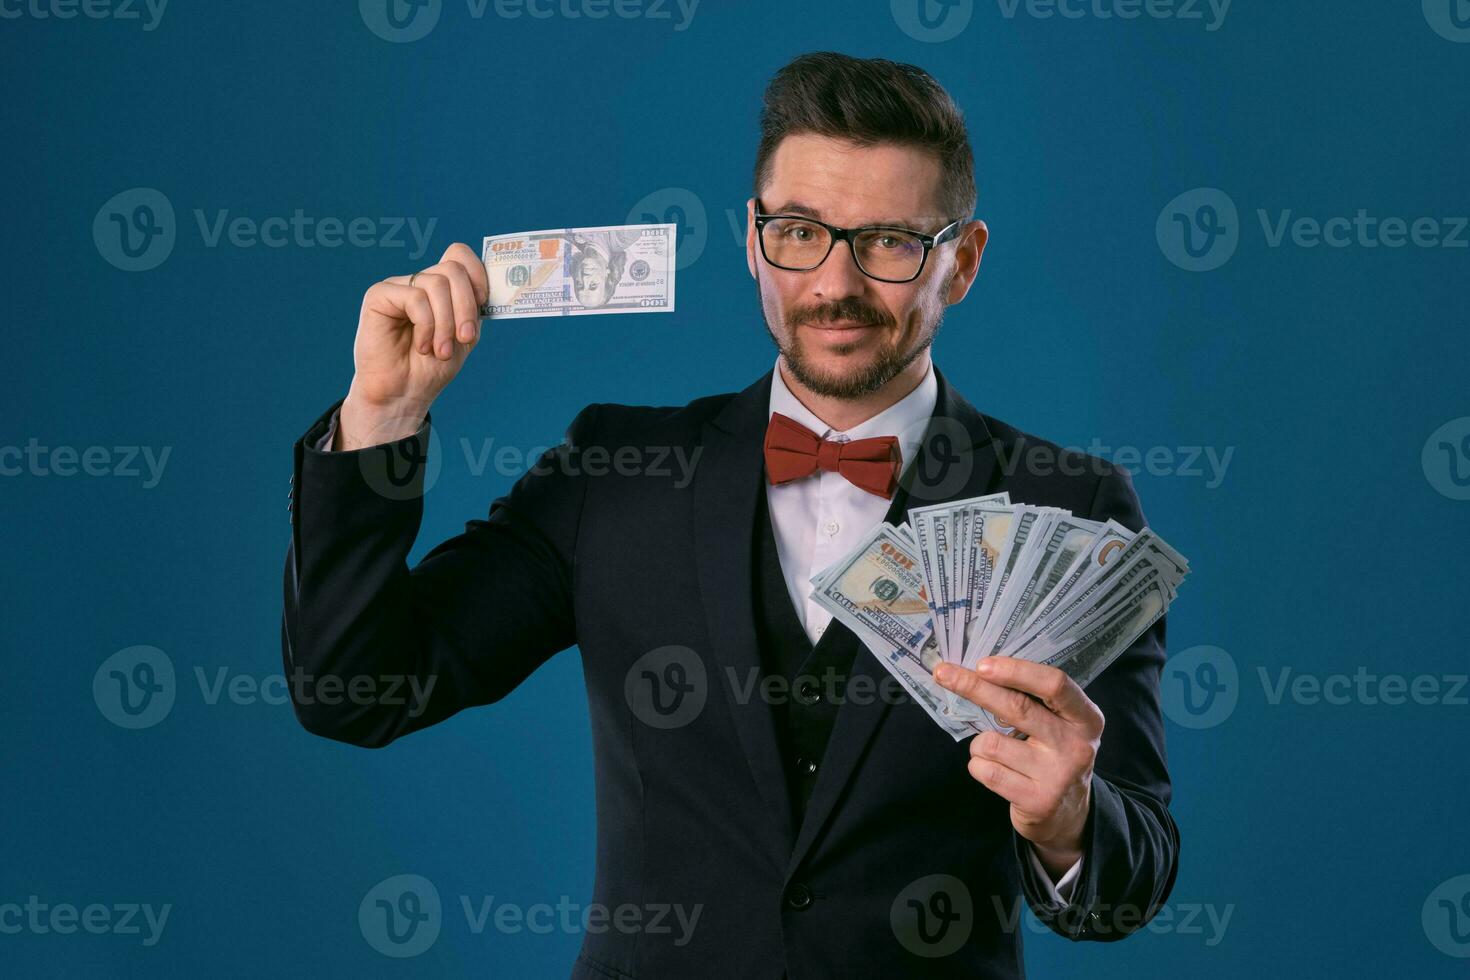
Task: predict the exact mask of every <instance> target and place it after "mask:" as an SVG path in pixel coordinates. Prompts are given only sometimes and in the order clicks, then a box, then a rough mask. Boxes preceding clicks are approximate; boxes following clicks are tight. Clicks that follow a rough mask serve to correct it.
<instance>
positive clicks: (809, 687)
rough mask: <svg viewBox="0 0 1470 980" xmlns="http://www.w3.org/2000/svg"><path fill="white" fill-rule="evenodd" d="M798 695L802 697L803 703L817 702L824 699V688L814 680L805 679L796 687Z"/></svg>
mask: <svg viewBox="0 0 1470 980" xmlns="http://www.w3.org/2000/svg"><path fill="white" fill-rule="evenodd" d="M796 696H797V697H798V698H800V699H801V703H802V704H816V703H817V702H818V701H820V700H822V689H821V688H820V687H818V686H817V682H816V681H814V680H810V679H808V680H804V681H802V682H801V684H800V685H798V686H797V688H796Z"/></svg>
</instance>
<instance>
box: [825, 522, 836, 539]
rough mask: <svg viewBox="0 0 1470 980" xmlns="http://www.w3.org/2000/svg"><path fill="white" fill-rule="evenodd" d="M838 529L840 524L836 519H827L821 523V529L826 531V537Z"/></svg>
mask: <svg viewBox="0 0 1470 980" xmlns="http://www.w3.org/2000/svg"><path fill="white" fill-rule="evenodd" d="M839 529H840V525H839V524H838V523H837V522H836V521H828V522H827V523H826V524H823V525H822V530H823V531H826V532H827V536H828V537H831V536H832V535H834V534H836V533H837V532H838V530H839Z"/></svg>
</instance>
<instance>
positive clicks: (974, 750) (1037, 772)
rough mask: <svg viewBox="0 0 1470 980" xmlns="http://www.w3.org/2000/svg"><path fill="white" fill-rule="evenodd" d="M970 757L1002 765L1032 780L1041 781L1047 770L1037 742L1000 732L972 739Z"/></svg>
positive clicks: (982, 733) (983, 734)
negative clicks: (1040, 778) (1011, 736)
mask: <svg viewBox="0 0 1470 980" xmlns="http://www.w3.org/2000/svg"><path fill="white" fill-rule="evenodd" d="M970 755H971V756H972V757H973V758H976V759H988V760H989V761H991V762H997V763H1000V764H1001V765H1003V766H1005V767H1006V768H1007V769H1013V770H1015V771H1016V772H1018V773H1020V774H1021V775H1023V776H1025V777H1027V778H1028V779H1032V780H1038V781H1039V777H1040V776H1041V775H1042V773H1043V771H1044V770H1045V768H1046V757H1045V756H1044V755H1042V752H1041V750H1040V749H1039V748H1038V747H1037V743H1036V742H1032V741H1023V740H1021V739H1017V738H1010V737H1009V736H1006V735H1002V734H1001V733H1000V732H981V733H980V734H979V735H976V736H975V737H974V738H972V739H970Z"/></svg>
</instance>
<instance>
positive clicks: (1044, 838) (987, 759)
mask: <svg viewBox="0 0 1470 980" xmlns="http://www.w3.org/2000/svg"><path fill="white" fill-rule="evenodd" d="M934 679H935V680H936V681H938V682H939V684H940V685H941V686H943V687H944V688H946V689H948V690H951V691H953V692H955V694H957V695H959V696H960V697H962V698H965V699H966V700H968V701H970V702H971V703H973V704H976V705H979V706H980V707H982V708H985V709H987V710H989V711H990V712H991V713H992V714H994V715H995V716H996V717H997V719H999V720H1000V721H1001V722H1002V723H1003V724H1005V725H1007V726H1012V727H1013V729H1014V731H1017V732H1023V733H1025V735H1026V736H1027V737H1026V738H1025V739H1024V740H1023V739H1019V738H1010V737H1007V736H1005V735H1002V734H1000V732H997V731H987V732H981V733H980V734H979V735H977V736H976V737H975V738H973V739H971V740H970V762H969V769H970V775H971V776H973V777H975V779H976V780H977V781H978V782H979V783H981V784H982V785H983V786H985V787H986V788H987V789H989V790H990V791H991V792H992V793H994V794H995V795H997V796H999V797H1000V798H1001V799H1003V800H1005V801H1006V802H1008V803H1010V805H1011V826H1013V827H1014V828H1015V829H1016V833H1018V834H1020V835H1021V836H1022V837H1024V838H1026V839H1027V840H1028V841H1030V842H1031V845H1032V848H1033V849H1034V850H1035V851H1036V855H1037V857H1039V858H1040V859H1041V863H1042V864H1043V865H1045V866H1046V869H1047V871H1049V872H1050V873H1051V874H1052V876H1053V877H1060V876H1061V875H1062V874H1063V873H1065V872H1066V870H1067V869H1068V868H1069V867H1071V866H1072V864H1073V863H1075V862H1076V861H1077V859H1078V858H1080V857H1081V856H1082V852H1083V841H1082V834H1083V830H1084V828H1085V827H1086V825H1087V812H1088V810H1089V808H1090V807H1091V805H1092V766H1093V762H1094V761H1096V759H1097V750H1098V748H1099V747H1100V746H1101V743H1102V732H1103V714H1102V710H1101V709H1099V708H1098V706H1097V705H1096V704H1094V703H1093V701H1092V699H1091V698H1089V697H1088V696H1087V695H1086V694H1085V693H1083V691H1082V688H1080V687H1078V686H1077V682H1076V681H1074V680H1072V678H1070V677H1068V676H1067V675H1066V673H1065V672H1064V671H1062V670H1061V669H1060V668H1057V667H1049V666H1047V665H1045V664H1038V663H1032V662H1031V661H1028V660H1021V659H1018V658H1015V657H1001V656H993V657H985V658H983V659H982V660H980V662H979V663H977V664H976V665H975V669H974V670H967V669H965V668H964V667H961V666H959V665H958V664H952V663H940V664H938V665H937V667H936V668H935V670H934Z"/></svg>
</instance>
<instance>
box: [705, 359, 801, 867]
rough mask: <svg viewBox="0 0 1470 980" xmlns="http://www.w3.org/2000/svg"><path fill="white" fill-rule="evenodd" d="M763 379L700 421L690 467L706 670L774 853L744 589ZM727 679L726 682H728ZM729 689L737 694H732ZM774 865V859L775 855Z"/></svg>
mask: <svg viewBox="0 0 1470 980" xmlns="http://www.w3.org/2000/svg"><path fill="white" fill-rule="evenodd" d="M770 393H771V375H770V372H767V373H766V374H765V376H764V377H763V378H762V379H761V380H759V381H757V382H756V383H754V384H752V385H751V386H750V387H748V388H746V389H745V390H744V391H742V392H740V393H739V394H737V395H736V396H735V397H734V398H733V399H731V400H730V401H729V402H728V403H726V405H725V407H724V409H723V410H722V411H721V412H720V413H719V414H718V415H717V416H715V418H713V419H712V420H710V421H708V422H706V423H705V424H704V429H703V434H702V438H703V442H702V446H703V457H702V458H701V460H700V462H699V466H698V467H697V468H696V470H695V476H694V483H693V490H694V514H695V530H694V544H695V551H694V556H695V565H696V570H697V575H698V576H699V592H700V595H701V597H702V600H703V602H704V613H705V621H706V623H707V624H708V626H709V637H710V642H711V643H712V644H713V646H714V649H713V653H714V657H713V660H714V664H713V667H714V670H715V673H717V674H719V675H720V678H721V683H723V684H724V685H725V688H726V691H725V693H726V702H727V703H728V704H729V706H730V713H731V715H732V717H733V718H734V722H735V729H736V732H737V735H738V737H739V739H740V744H741V747H742V748H743V749H744V751H745V758H746V761H747V763H748V764H749V765H750V770H751V773H752V774H753V775H754V777H755V784H756V786H757V787H758V788H759V790H760V794H761V798H762V800H763V801H764V803H765V806H766V808H767V810H769V811H770V815H771V819H772V820H773V821H774V823H775V826H776V828H777V832H778V837H777V840H778V841H779V846H780V852H779V855H780V856H784V855H785V854H787V853H788V851H789V848H790V846H791V838H792V833H793V830H792V826H791V800H790V796H789V793H788V791H787V788H786V776H785V771H784V770H783V769H782V766H781V757H780V754H779V743H778V742H777V738H776V718H775V712H774V711H772V710H771V707H770V705H768V704H766V703H765V701H764V700H762V699H761V698H760V697H758V696H750V695H749V694H748V692H749V691H754V690H758V688H756V687H750V685H751V684H752V682H753V681H757V680H758V678H759V677H760V670H761V660H760V649H759V645H758V641H757V638H756V631H755V606H754V600H753V596H752V588H751V572H752V569H751V560H752V555H751V551H752V545H753V541H754V534H755V514H756V503H757V499H758V498H757V497H756V494H758V493H760V492H761V490H762V486H763V484H762V480H763V479H764V477H765V469H764V467H765V459H764V456H763V453H762V444H763V442H764V437H765V427H766V420H767V417H768V414H769V410H770ZM732 679H733V683H732ZM737 686H739V687H740V688H741V690H737ZM778 860H779V857H778Z"/></svg>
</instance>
